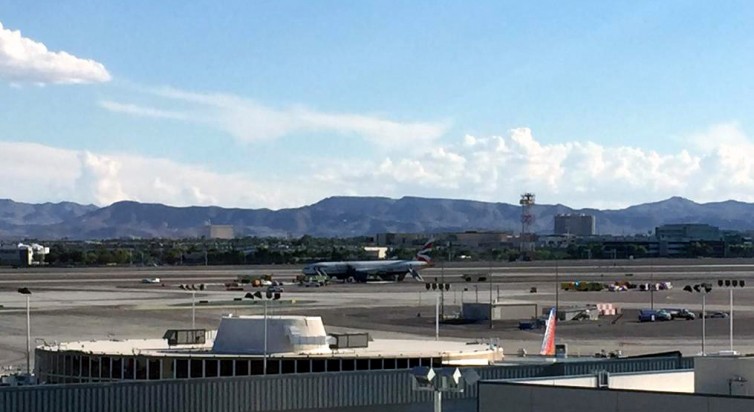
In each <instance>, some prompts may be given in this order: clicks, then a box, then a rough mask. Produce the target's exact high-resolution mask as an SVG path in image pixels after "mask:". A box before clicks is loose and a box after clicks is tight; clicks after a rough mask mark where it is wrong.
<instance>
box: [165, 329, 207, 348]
mask: <svg viewBox="0 0 754 412" xmlns="http://www.w3.org/2000/svg"><path fill="white" fill-rule="evenodd" d="M206 334H207V331H206V330H205V329H168V330H167V332H165V334H164V335H162V338H163V339H167V341H168V346H175V345H202V344H204V343H205V341H206V338H205V336H206Z"/></svg>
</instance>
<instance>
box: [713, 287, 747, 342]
mask: <svg viewBox="0 0 754 412" xmlns="http://www.w3.org/2000/svg"><path fill="white" fill-rule="evenodd" d="M745 285H746V283H745V282H744V281H743V280H738V279H733V280H731V279H718V280H717V286H719V287H723V286H725V287H726V288H728V293H729V299H730V313H729V316H728V320H729V323H730V326H729V328H730V352H731V353H732V352H733V289H734V288H737V287H744V286H745Z"/></svg>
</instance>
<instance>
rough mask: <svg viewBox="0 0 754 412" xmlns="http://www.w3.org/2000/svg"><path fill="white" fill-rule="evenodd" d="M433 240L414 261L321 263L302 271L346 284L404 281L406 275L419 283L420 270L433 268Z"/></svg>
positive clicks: (308, 266) (306, 267) (313, 264)
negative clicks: (428, 267)
mask: <svg viewBox="0 0 754 412" xmlns="http://www.w3.org/2000/svg"><path fill="white" fill-rule="evenodd" d="M432 246H433V240H431V239H430V240H429V241H428V242H427V243H425V244H424V246H422V248H421V250H419V252H417V253H416V256H415V257H414V260H397V259H393V260H361V261H342V262H319V263H312V264H310V265H306V266H305V267H304V269H303V270H302V273H303V274H304V275H326V276H328V277H330V279H336V280H340V281H344V282H362V283H363V282H367V281H369V280H381V281H402V280H403V279H404V278H405V277H406V275H407V274H408V275H411V277H412V278H414V279H415V280H417V281H419V282H423V281H424V279H423V278H422V277H421V275H420V274H419V270H421V269H423V268H425V267H427V266H432V259H431V258H430V257H429V252H430V251H432Z"/></svg>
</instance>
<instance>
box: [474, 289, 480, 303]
mask: <svg viewBox="0 0 754 412" xmlns="http://www.w3.org/2000/svg"><path fill="white" fill-rule="evenodd" d="M474 294H475V295H476V303H479V285H474Z"/></svg>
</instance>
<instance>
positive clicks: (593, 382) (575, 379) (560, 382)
mask: <svg viewBox="0 0 754 412" xmlns="http://www.w3.org/2000/svg"><path fill="white" fill-rule="evenodd" d="M516 383H520V384H522V385H544V386H566V387H576V388H596V387H597V377H596V376H571V377H564V378H552V379H532V380H521V381H516Z"/></svg>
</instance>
